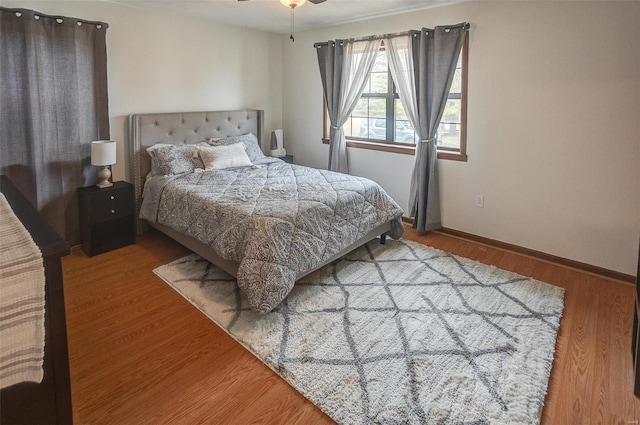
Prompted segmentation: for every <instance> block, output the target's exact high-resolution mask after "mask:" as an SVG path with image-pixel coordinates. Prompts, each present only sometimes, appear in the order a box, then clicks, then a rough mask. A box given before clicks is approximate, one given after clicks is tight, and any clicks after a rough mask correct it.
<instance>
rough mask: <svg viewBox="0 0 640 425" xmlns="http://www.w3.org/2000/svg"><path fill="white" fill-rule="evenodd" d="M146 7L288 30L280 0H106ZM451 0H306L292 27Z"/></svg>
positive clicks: (287, 18) (339, 21)
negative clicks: (322, 0) (321, 1)
mask: <svg viewBox="0 0 640 425" xmlns="http://www.w3.org/2000/svg"><path fill="white" fill-rule="evenodd" d="M107 1H109V2H111V3H118V4H123V5H127V6H131V7H137V8H141V9H145V10H155V11H164V12H169V13H173V14H179V15H185V16H191V17H198V18H202V19H208V20H211V21H213V22H219V23H223V24H229V25H236V26H240V27H245V28H252V29H256V30H261V31H267V32H272V33H278V34H289V32H290V28H291V18H290V12H289V9H287V8H286V7H285V6H283V5H282V4H281V3H280V1H279V0H250V1H242V2H239V1H237V0H107ZM449 3H452V1H450V0H327V1H325V2H324V3H320V4H312V3H310V2H306V3H305V4H303V5H302V6H300V7H299V8H296V9H295V29H296V31H304V30H309V29H313V28H320V27H326V26H331V25H337V24H342V23H346V22H354V21H359V20H363V19H370V18H375V17H379V16H386V15H392V14H396V13H402V12H407V11H411V10H418V9H426V8H430V7H435V6H440V5H443V4H449Z"/></svg>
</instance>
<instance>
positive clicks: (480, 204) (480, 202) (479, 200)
mask: <svg viewBox="0 0 640 425" xmlns="http://www.w3.org/2000/svg"><path fill="white" fill-rule="evenodd" d="M476 207H478V208H484V196H482V195H476Z"/></svg>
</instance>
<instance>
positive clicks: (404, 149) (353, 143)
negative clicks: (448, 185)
mask: <svg viewBox="0 0 640 425" xmlns="http://www.w3.org/2000/svg"><path fill="white" fill-rule="evenodd" d="M322 143H324V144H325V145H328V144H329V139H322ZM347 147H348V148H356V149H370V150H374V151H382V152H393V153H401V154H404V155H415V154H416V148H415V147H413V146H402V145H398V146H393V145H387V144H383V143H374V142H365V141H362V140H349V139H347ZM438 159H446V160H450V161H463V162H467V155H466V154H462V153H460V152H456V151H448V150H438Z"/></svg>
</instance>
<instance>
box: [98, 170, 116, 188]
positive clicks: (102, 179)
mask: <svg viewBox="0 0 640 425" xmlns="http://www.w3.org/2000/svg"><path fill="white" fill-rule="evenodd" d="M110 177H111V170H110V169H109V166H108V165H103V166H101V167H100V171H98V183H96V186H98V187H99V188H100V189H104V188H105V187H111V186H113V183H111V182H110V181H109V178H110Z"/></svg>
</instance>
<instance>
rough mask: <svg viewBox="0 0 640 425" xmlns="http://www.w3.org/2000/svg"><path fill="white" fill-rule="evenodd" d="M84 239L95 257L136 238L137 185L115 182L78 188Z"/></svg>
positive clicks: (85, 250) (83, 243)
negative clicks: (135, 201) (135, 187)
mask: <svg viewBox="0 0 640 425" xmlns="http://www.w3.org/2000/svg"><path fill="white" fill-rule="evenodd" d="M78 203H79V207H80V242H81V244H82V250H83V251H84V252H85V253H86V254H87V255H88V256H89V257H92V256H94V255H96V254H101V253H103V252H107V251H111V250H112V249H116V248H120V247H122V246H125V245H131V244H133V243H135V241H136V218H135V208H134V197H133V185H132V184H131V183H127V182H115V183H114V184H113V186H112V187H108V188H104V189H100V188H98V187H97V186H88V187H81V188H80V189H78Z"/></svg>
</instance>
